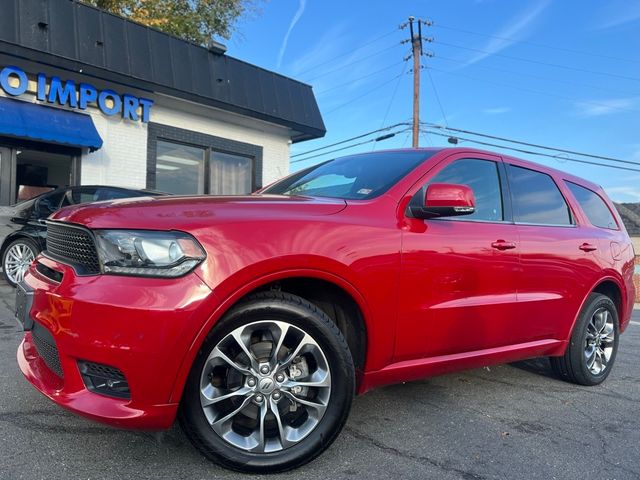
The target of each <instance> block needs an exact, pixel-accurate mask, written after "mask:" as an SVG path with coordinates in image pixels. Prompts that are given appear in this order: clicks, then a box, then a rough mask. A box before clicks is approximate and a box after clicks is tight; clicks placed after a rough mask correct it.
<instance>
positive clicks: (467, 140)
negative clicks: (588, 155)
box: [425, 130, 640, 172]
mask: <svg viewBox="0 0 640 480" xmlns="http://www.w3.org/2000/svg"><path fill="white" fill-rule="evenodd" d="M425 132H426V133H429V134H431V135H438V136H439V137H448V138H450V137H451V135H447V134H445V133H439V132H433V131H428V130H425ZM455 138H457V139H459V140H462V141H465V142H470V143H475V144H477V145H484V146H489V147H494V148H501V149H504V150H510V151H514V152H520V153H526V154H529V155H538V156H541V157H548V158H553V159H554V160H559V157H558V156H557V155H550V154H548V153H542V152H534V151H533V150H525V149H523V148H517V147H509V146H505V145H498V144H496V143H489V142H483V141H481V140H475V139H472V138H466V137H459V136H457V135H456V136H455ZM562 160H563V161H567V162H576V163H584V164H587V165H595V166H598V167H606V168H615V169H617V170H627V171H630V172H640V169H637V168H629V167H619V166H617V165H607V164H605V163H599V162H590V161H588V160H579V159H577V158H572V157H562Z"/></svg>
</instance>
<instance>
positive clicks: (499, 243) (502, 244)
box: [491, 240, 516, 250]
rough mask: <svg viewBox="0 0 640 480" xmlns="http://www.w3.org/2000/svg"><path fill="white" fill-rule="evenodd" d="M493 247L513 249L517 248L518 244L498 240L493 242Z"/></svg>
mask: <svg viewBox="0 0 640 480" xmlns="http://www.w3.org/2000/svg"><path fill="white" fill-rule="evenodd" d="M491 248H495V249H496V250H511V249H513V248H516V244H515V243H513V242H505V241H504V240H497V241H495V242H493V243H492V244H491Z"/></svg>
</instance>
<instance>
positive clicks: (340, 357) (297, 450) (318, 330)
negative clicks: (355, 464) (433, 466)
mask: <svg viewBox="0 0 640 480" xmlns="http://www.w3.org/2000/svg"><path fill="white" fill-rule="evenodd" d="M264 320H278V321H284V322H287V323H289V324H291V325H294V326H295V327H298V328H300V329H302V330H303V331H304V332H305V333H307V334H308V335H310V336H311V337H312V338H313V339H314V340H315V342H316V343H317V344H318V345H319V346H320V347H321V349H322V351H323V353H324V355H325V357H326V360H327V362H328V365H329V368H330V372H331V395H330V397H329V400H328V406H327V409H326V410H325V412H324V415H323V416H322V418H321V420H320V421H319V423H318V424H317V425H316V426H315V428H314V429H313V430H312V431H311V433H309V434H308V435H307V436H306V437H304V438H302V440H300V441H299V442H298V443H296V444H294V445H292V446H289V447H288V448H284V449H282V450H280V451H277V452H272V453H252V452H248V451H246V450H243V449H240V448H237V447H235V446H234V445H231V444H230V443H227V441H225V440H224V439H223V438H222V437H221V436H219V435H218V434H217V433H216V432H215V431H214V430H213V429H212V427H211V425H210V424H209V422H208V421H207V419H206V417H205V414H204V412H203V408H202V406H201V403H200V381H201V377H200V376H201V373H202V371H203V370H202V369H203V368H204V366H205V361H206V359H207V358H208V356H209V354H210V352H211V351H212V350H213V349H214V347H216V345H218V343H219V342H220V341H221V340H222V339H224V338H225V336H226V335H227V334H229V333H230V332H232V331H234V330H235V329H236V328H238V327H241V326H243V325H247V324H250V323H252V322H257V321H264ZM354 394H355V373H354V366H353V360H352V357H351V354H350V351H349V348H348V346H347V342H346V341H345V338H344V337H343V335H342V334H341V332H340V330H339V329H338V328H337V326H336V325H335V324H334V323H333V322H332V321H331V319H330V318H329V317H328V316H327V315H326V314H325V313H324V312H323V311H322V310H320V309H319V308H317V307H316V306H315V305H313V304H311V303H309V302H307V301H306V300H304V299H302V298H301V297H298V296H296V295H292V294H288V293H282V292H275V291H269V292H261V293H257V294H254V295H251V296H250V297H248V298H247V299H246V300H245V301H243V302H242V303H240V304H238V305H237V306H235V307H233V308H232V309H231V310H230V311H229V312H228V313H227V314H226V315H225V316H224V317H223V318H222V319H221V320H220V321H219V322H218V324H217V325H216V326H215V327H214V328H213V330H212V331H211V333H210V334H209V335H208V337H207V338H206V340H205V342H204V344H203V346H202V348H201V349H200V352H199V353H198V355H197V357H196V359H195V361H194V364H193V366H192V368H191V371H190V373H189V377H188V379H187V383H186V386H185V390H184V393H183V397H182V402H181V405H180V409H179V413H178V418H179V421H180V424H181V426H182V429H183V430H184V432H185V434H186V436H187V437H188V438H189V440H190V441H191V442H192V443H193V445H194V446H195V447H196V448H197V449H198V450H200V451H201V452H202V453H203V454H204V455H205V456H206V457H207V458H209V459H210V460H213V461H215V462H216V463H219V464H221V465H222V466H224V467H226V468H230V469H233V470H237V471H241V472H261V473H267V472H269V473H273V472H282V471H286V470H290V469H293V468H296V467H299V466H301V465H303V464H305V463H307V462H309V461H311V460H313V459H314V458H315V457H317V456H318V455H320V453H322V452H323V451H324V450H325V449H326V448H327V447H329V445H331V443H332V442H333V441H334V440H335V438H336V437H337V435H338V434H339V433H340V431H341V430H342V427H343V426H344V424H345V422H346V420H347V417H348V414H349V410H350V408H351V401H352V399H353V397H354Z"/></svg>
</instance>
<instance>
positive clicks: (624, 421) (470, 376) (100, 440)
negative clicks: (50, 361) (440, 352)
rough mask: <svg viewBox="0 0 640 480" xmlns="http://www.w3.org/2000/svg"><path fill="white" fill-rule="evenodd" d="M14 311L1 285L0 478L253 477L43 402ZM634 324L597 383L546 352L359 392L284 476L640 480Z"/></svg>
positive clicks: (638, 326) (168, 439)
mask: <svg viewBox="0 0 640 480" xmlns="http://www.w3.org/2000/svg"><path fill="white" fill-rule="evenodd" d="M12 307H13V290H12V289H11V288H10V287H8V286H7V285H5V284H0V388H1V393H0V479H3V480H4V479H11V480H14V479H16V480H17V479H47V480H55V479H65V480H67V479H68V480H71V479H127V480H129V479H132V478H133V479H136V480H142V479H154V480H156V479H165V478H167V479H213V478H216V479H218V478H220V479H234V478H246V475H240V474H238V473H234V472H230V471H227V470H224V469H221V468H220V467H218V466H216V465H214V464H212V463H210V462H209V461H207V460H206V459H205V458H203V457H202V456H201V455H200V454H199V453H198V452H197V451H195V450H194V449H193V448H192V447H191V445H190V444H189V443H188V441H187V440H186V438H185V437H184V435H183V434H182V432H181V431H180V429H179V427H178V426H175V427H174V428H172V429H171V430H169V431H167V432H164V433H151V432H132V431H123V430H117V429H113V428H110V427H106V426H102V425H100V424H97V423H93V422H90V421H88V420H85V419H83V418H80V417H77V416H75V415H73V414H71V413H69V412H66V411H65V410H63V409H61V408H59V407H57V406H56V405H54V404H53V403H52V402H50V401H49V400H47V399H46V398H44V397H43V396H42V395H40V394H39V393H38V392H37V391H36V390H35V389H34V388H33V387H31V385H30V384H28V383H27V381H26V380H25V379H24V378H23V377H22V374H21V373H20V371H19V370H18V366H17V364H16V359H15V352H16V348H17V347H18V344H19V342H20V339H21V337H22V333H21V332H20V330H19V329H18V327H17V325H16V323H15V320H14V319H13V316H12V313H11V312H12ZM634 322H635V323H633V324H632V325H630V326H629V328H628V330H627V332H626V333H625V335H624V336H623V337H622V338H621V341H620V351H619V353H618V359H617V361H616V365H615V370H614V371H613V372H612V374H611V376H610V377H609V379H608V380H607V381H606V382H605V383H604V384H603V385H601V386H599V387H592V388H586V387H578V386H575V385H571V384H568V383H565V382H562V381H559V380H557V379H555V378H553V376H552V375H551V373H550V371H549V365H548V362H547V361H546V360H545V359H537V360H531V361H527V362H521V363H517V364H511V365H502V366H495V367H490V368H484V369H478V370H471V371H466V372H462V373H457V374H452V375H446V376H442V377H437V378H431V379H427V380H423V381H418V382H412V383H407V384H402V385H395V386H390V387H385V388H381V389H379V390H375V391H373V392H370V393H367V394H366V395H363V396H361V397H358V398H357V399H356V400H355V402H354V404H353V409H352V411H351V416H350V418H349V421H348V423H347V426H346V428H345V429H344V430H343V432H342V434H341V435H340V437H339V438H338V439H337V440H336V442H335V443H334V444H333V445H332V446H331V447H330V448H329V449H328V450H327V451H326V452H325V453H324V454H323V455H321V456H320V457H319V458H318V459H317V460H315V461H314V462H312V463H310V464H308V465H306V466H305V467H302V468H300V469H298V470H296V471H293V472H289V473H286V474H282V475H278V476H277V477H278V478H285V479H300V478H304V479H305V480H307V479H334V478H345V479H346V478H353V479H356V478H365V477H366V478H371V479H385V478H389V479H393V480H398V479H405V478H407V479H409V478H421V479H431V478H433V479H438V480H440V479H442V480H445V479H465V480H469V479H545V480H548V479H581V480H586V479H599V480H604V479H639V478H640V454H639V453H640V452H639V447H640V415H639V412H638V410H639V407H640V375H639V373H638V365H639V364H640V310H635V311H634ZM254 478H261V477H260V476H254ZM271 478H274V477H273V476H271Z"/></svg>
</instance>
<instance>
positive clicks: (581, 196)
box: [565, 182, 618, 230]
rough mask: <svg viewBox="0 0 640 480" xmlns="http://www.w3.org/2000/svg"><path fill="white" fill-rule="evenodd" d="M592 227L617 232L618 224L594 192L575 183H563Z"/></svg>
mask: <svg viewBox="0 0 640 480" xmlns="http://www.w3.org/2000/svg"><path fill="white" fill-rule="evenodd" d="M565 183H566V184H567V187H569V190H571V193H572V194H573V196H574V197H576V200H577V201H578V203H579V204H580V208H582V210H583V211H584V213H585V215H586V216H587V218H588V219H589V221H590V222H591V224H592V225H594V226H596V227H600V228H608V229H611V230H617V229H618V224H617V223H616V220H615V218H613V214H612V213H611V210H609V207H607V204H606V203H605V201H604V200H603V199H602V197H601V196H600V195H598V194H597V193H596V192H593V191H591V190H589V189H588V188H585V187H582V186H580V185H578V184H576V183H572V182H565Z"/></svg>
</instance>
